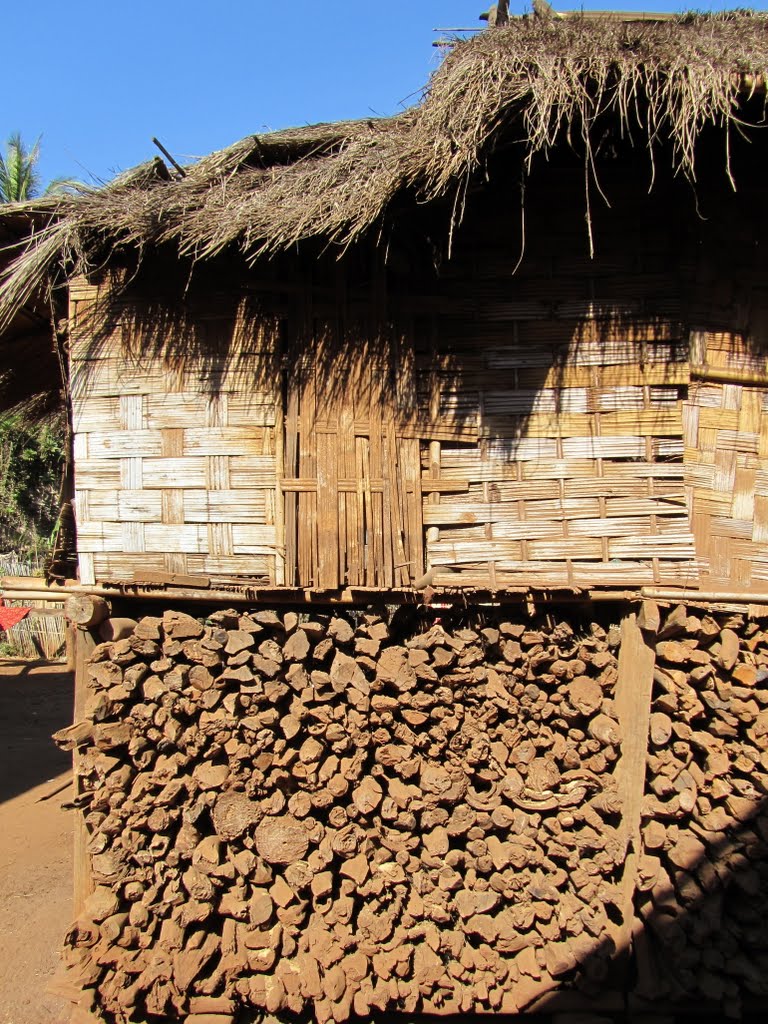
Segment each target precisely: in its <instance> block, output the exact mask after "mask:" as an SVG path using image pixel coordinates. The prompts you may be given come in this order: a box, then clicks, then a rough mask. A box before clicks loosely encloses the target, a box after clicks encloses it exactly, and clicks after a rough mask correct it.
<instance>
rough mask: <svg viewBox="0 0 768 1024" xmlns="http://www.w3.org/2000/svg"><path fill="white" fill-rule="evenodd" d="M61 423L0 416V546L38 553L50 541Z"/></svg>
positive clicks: (56, 502) (62, 448)
mask: <svg viewBox="0 0 768 1024" xmlns="http://www.w3.org/2000/svg"><path fill="white" fill-rule="evenodd" d="M64 437H65V435H64V428H63V425H62V424H59V423H57V422H51V421H50V420H49V421H46V422H44V423H38V424H30V423H27V422H25V421H24V420H23V418H22V417H21V416H20V415H19V414H7V415H5V416H3V417H0V550H3V551H15V552H16V553H17V554H19V555H40V554H42V553H44V552H45V551H46V550H47V549H48V547H49V546H50V544H51V542H52V540H53V531H54V528H55V525H56V520H57V518H58V512H59V495H60V489H61V474H62V468H63V465H64V453H65V439H64Z"/></svg>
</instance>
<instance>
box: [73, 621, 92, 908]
mask: <svg viewBox="0 0 768 1024" xmlns="http://www.w3.org/2000/svg"><path fill="white" fill-rule="evenodd" d="M70 628H71V627H70ZM73 642H74V648H75V701H74V708H73V716H72V721H73V723H75V724H76V723H77V722H79V721H81V719H82V718H83V716H84V713H85V705H86V701H87V698H88V670H87V663H88V659H89V658H90V656H91V654H92V652H93V649H94V648H95V647H96V644H97V642H98V640H97V637H96V634H95V633H92V632H91V631H90V630H88V629H75V631H74V641H73ZM80 761H81V756H80V754H79V753H78V752H77V750H75V751H74V753H73V754H72V770H73V774H74V794H75V797H76V798H77V797H79V796H80V795H81V794H82V792H83V785H82V779H81V776H80ZM74 843H75V845H74V879H73V881H74V889H73V899H72V902H73V911H74V912H73V917H74V918H77V917H79V916H80V914H81V913H82V912H83V906H84V904H85V900H86V899H87V897H88V896H89V895H90V894H91V893H92V892H93V875H92V872H91V859H90V856H89V854H88V829H87V828H86V825H85V815H84V814H83V812H82V810H80V809H79V808H78V809H76V810H75V829H74Z"/></svg>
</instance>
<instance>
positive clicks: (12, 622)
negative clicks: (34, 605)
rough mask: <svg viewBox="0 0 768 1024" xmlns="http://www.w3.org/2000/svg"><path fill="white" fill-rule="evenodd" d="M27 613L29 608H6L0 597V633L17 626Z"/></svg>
mask: <svg viewBox="0 0 768 1024" xmlns="http://www.w3.org/2000/svg"><path fill="white" fill-rule="evenodd" d="M28 615H29V608H7V607H6V605H5V602H4V601H3V599H2V598H0V633H2V632H3V631H4V630H7V629H11V628H12V627H13V626H17V625H18V624H19V623H20V622H21V620H22V619H26V617H27V616H28Z"/></svg>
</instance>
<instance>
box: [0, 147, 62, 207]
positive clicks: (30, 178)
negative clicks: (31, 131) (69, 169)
mask: <svg viewBox="0 0 768 1024" xmlns="http://www.w3.org/2000/svg"><path fill="white" fill-rule="evenodd" d="M39 158H40V138H39V137H38V139H37V140H36V141H35V143H34V145H33V146H32V148H31V149H28V148H27V146H26V144H25V142H24V140H23V139H22V137H21V133H20V132H13V134H12V135H9V136H8V140H7V142H6V144H5V156H0V203H24V202H26V201H27V200H29V199H34V198H35V196H37V195H39V194H40V175H39V173H38V171H37V161H38V160H39ZM77 184H78V183H77V182H76V181H72V180H71V179H69V178H54V179H53V181H52V182H50V184H49V185H48V186H47V188H46V189H45V194H46V195H57V194H59V193H61V192H66V191H68V190H70V189H72V188H74V187H76V186H77Z"/></svg>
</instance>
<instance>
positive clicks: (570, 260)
mask: <svg viewBox="0 0 768 1024" xmlns="http://www.w3.org/2000/svg"><path fill="white" fill-rule="evenodd" d="M558 188H559V181H558V180H554V181H553V182H551V183H550V188H549V191H548V192H546V199H545V200H544V201H542V202H541V203H538V204H537V203H536V201H535V199H533V198H531V199H530V205H529V222H528V235H527V242H526V246H527V247H526V252H525V259H524V260H523V262H522V263H521V265H520V266H519V267H517V266H516V263H517V256H518V253H517V252H516V250H515V246H514V245H513V244H510V238H512V239H514V238H515V237H519V232H520V228H519V222H518V221H516V220H513V219H512V217H510V216H505V215H504V210H503V208H500V207H499V205H498V203H494V202H493V201H492V200H490V201H488V202H486V203H485V207H484V208H483V207H482V203H481V201H480V200H478V201H477V203H478V204H479V205H480V207H481V208H480V211H479V212H478V213H477V214H476V215H475V216H474V217H472V216H471V215H469V216H468V218H467V219H468V223H467V226H466V227H465V229H464V236H463V238H462V237H460V238H459V240H458V241H457V242H456V245H455V255H454V258H453V260H452V262H451V265H450V266H449V267H446V268H445V271H444V277H445V282H444V283H443V285H442V294H443V295H444V298H445V305H444V306H443V308H442V309H440V310H439V311H438V312H436V313H435V314H434V315H433V318H432V325H431V328H430V332H431V342H430V344H429V345H426V344H425V345H422V346H421V350H422V355H421V358H422V360H423V363H422V365H421V367H420V369H421V370H422V372H420V373H419V372H418V371H417V379H418V380H419V381H420V382H421V388H422V390H421V395H420V403H421V407H422V409H427V408H431V409H432V410H433V412H439V415H440V417H441V418H442V419H443V421H445V422H454V423H456V424H462V425H464V426H465V427H471V428H474V429H475V430H476V431H477V434H478V440H477V442H476V443H475V444H460V445H459V444H443V445H437V444H435V445H432V446H431V449H430V450H429V451H426V450H424V451H423V452H422V468H423V474H424V476H423V479H422V489H423V491H424V494H425V495H426V496H427V497H426V500H425V506H424V522H425V527H426V528H427V560H428V561H429V563H430V564H431V565H432V566H433V567H434V580H435V583H436V584H437V585H441V584H442V585H464V586H490V587H492V588H503V587H505V586H540V587H557V586H570V587H573V586H575V587H595V586H597V587H599V586H603V585H606V586H616V585H618V586H622V585H639V584H651V583H666V584H680V585H683V586H695V585H697V581H698V577H699V564H698V561H697V552H696V550H695V546H694V537H693V533H692V530H691V524H690V520H689V516H688V510H687V507H686V488H685V479H684V467H683V436H682V435H683V419H682V402H683V400H684V398H685V397H686V391H687V386H688V382H689V356H688V333H687V330H685V329H684V327H683V325H682V308H681V307H682V304H683V298H684V295H685V283H684V280H683V278H684V276H685V274H686V272H687V269H688V268H686V266H685V263H684V260H683V259H682V257H681V256H680V254H679V253H676V254H675V255H676V262H675V263H673V264H670V256H671V254H672V253H673V249H672V247H671V245H670V240H669V236H668V235H666V233H665V232H663V231H662V232H660V231H659V218H658V209H656V211H655V214H654V217H653V219H651V218H647V217H644V216H643V215H642V211H640V213H639V212H638V207H637V203H636V202H634V200H633V201H632V202H630V203H629V204H628V205H626V206H621V205H619V204H617V207H616V209H614V210H612V211H611V220H610V222H609V223H608V226H607V227H606V225H602V227H603V228H604V230H603V231H602V232H600V231H597V232H596V233H597V236H598V239H599V247H598V251H597V252H596V255H595V258H594V259H590V258H589V257H588V256H586V255H585V256H582V255H580V254H581V253H582V252H583V251H584V248H585V230H584V222H583V213H582V212H581V211H583V196H578V195H577V194H574V195H573V196H572V197H570V198H569V194H565V195H564V197H563V201H562V203H561V204H560V205H558V204H554V203H552V202H551V201H548V199H549V196H550V195H552V194H557V192H558ZM612 198H613V194H612ZM515 216H518V215H517V214H515ZM672 230H674V228H672ZM628 239H631V244H626V241H627V240H628ZM455 295H461V296H462V298H463V300H464V302H463V305H459V304H458V303H457V302H456V301H455V300H453V299H452V296H455ZM430 371H431V372H430ZM431 478H438V479H441V480H450V481H454V482H455V483H457V484H459V483H461V484H462V485H463V488H464V490H463V493H454V494H449V493H442V494H438V493H431V488H430V479H431Z"/></svg>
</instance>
